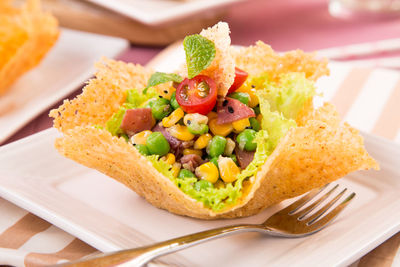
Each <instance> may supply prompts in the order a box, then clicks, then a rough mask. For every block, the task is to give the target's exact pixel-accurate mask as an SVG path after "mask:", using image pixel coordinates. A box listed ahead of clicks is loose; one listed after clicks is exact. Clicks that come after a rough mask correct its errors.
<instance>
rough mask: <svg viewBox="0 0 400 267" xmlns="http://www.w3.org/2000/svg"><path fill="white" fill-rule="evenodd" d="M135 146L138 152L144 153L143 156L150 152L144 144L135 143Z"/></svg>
mask: <svg viewBox="0 0 400 267" xmlns="http://www.w3.org/2000/svg"><path fill="white" fill-rule="evenodd" d="M135 147H136V149H137V150H138V151H139V153H140V154H142V155H145V156H148V155H150V152H149V150H148V149H147V146H146V145H141V144H137V145H135Z"/></svg>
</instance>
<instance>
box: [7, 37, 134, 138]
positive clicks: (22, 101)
mask: <svg viewBox="0 0 400 267" xmlns="http://www.w3.org/2000/svg"><path fill="white" fill-rule="evenodd" d="M127 47H128V42H127V41H125V40H122V39H119V38H113V37H107V36H102V35H97V34H91V33H84V32H79V31H73V30H66V29H63V30H62V32H61V35H60V38H59V40H58V41H57V43H56V45H55V46H54V47H53V49H52V50H50V52H49V54H48V55H47V56H46V57H45V58H44V59H43V61H42V62H41V63H40V65H39V66H37V67H36V68H34V69H33V70H31V71H29V72H28V73H26V74H25V75H24V76H22V77H21V78H20V79H19V80H18V81H17V82H16V83H14V84H13V85H12V88H11V89H10V90H9V91H8V93H7V94H5V95H3V96H2V97H1V98H0V144H1V143H2V142H3V141H5V140H6V139H7V138H8V137H9V136H11V135H12V134H14V133H15V132H17V131H18V130H19V129H20V128H21V127H22V126H24V125H25V124H26V123H27V122H29V121H30V120H31V119H33V118H34V117H35V116H37V115H38V114H40V113H41V112H43V111H44V110H46V109H48V108H50V107H51V106H52V105H53V104H55V103H56V102H57V101H59V100H60V99H62V98H64V97H66V96H67V95H68V94H70V93H71V92H73V91H75V90H76V89H77V88H78V87H79V86H81V85H83V83H84V82H85V81H86V80H87V79H88V78H90V77H91V76H92V75H93V73H94V63H95V62H97V61H98V60H100V58H101V57H102V56H106V57H111V58H113V57H115V56H117V55H118V54H119V53H121V52H122V51H124V50H125V49H126V48H127Z"/></svg>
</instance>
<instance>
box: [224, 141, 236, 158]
mask: <svg viewBox="0 0 400 267" xmlns="http://www.w3.org/2000/svg"><path fill="white" fill-rule="evenodd" d="M235 146H236V144H235V141H233V140H232V139H230V138H226V146H225V150H224V155H225V156H230V155H232V153H233V150H234V149H235Z"/></svg>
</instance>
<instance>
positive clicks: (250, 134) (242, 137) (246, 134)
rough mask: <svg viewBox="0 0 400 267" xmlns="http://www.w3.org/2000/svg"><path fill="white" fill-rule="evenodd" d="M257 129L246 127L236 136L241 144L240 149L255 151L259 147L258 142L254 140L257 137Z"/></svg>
mask: <svg viewBox="0 0 400 267" xmlns="http://www.w3.org/2000/svg"><path fill="white" fill-rule="evenodd" d="M256 133H257V132H256V131H254V130H252V129H246V130H244V131H243V132H241V133H240V134H239V135H238V136H237V137H236V142H237V143H238V144H239V148H240V149H245V150H247V151H254V150H256V148H257V143H255V142H254V139H255V137H256Z"/></svg>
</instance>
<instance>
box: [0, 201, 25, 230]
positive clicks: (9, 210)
mask: <svg viewBox="0 0 400 267" xmlns="http://www.w3.org/2000/svg"><path fill="white" fill-rule="evenodd" d="M0 214H6V215H5V216H4V215H2V216H0V234H1V233H3V232H4V231H5V230H7V229H8V228H10V227H11V226H13V225H14V224H15V223H16V222H18V221H19V220H20V219H21V218H22V217H24V216H25V215H26V214H28V212H27V211H26V210H24V209H21V208H20V207H17V206H15V205H14V204H12V203H11V202H8V201H7V200H5V199H3V198H0Z"/></svg>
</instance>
